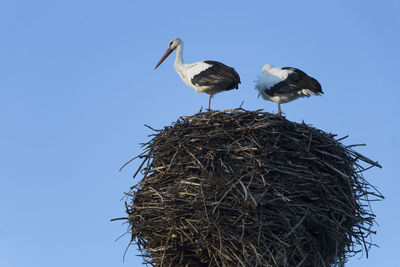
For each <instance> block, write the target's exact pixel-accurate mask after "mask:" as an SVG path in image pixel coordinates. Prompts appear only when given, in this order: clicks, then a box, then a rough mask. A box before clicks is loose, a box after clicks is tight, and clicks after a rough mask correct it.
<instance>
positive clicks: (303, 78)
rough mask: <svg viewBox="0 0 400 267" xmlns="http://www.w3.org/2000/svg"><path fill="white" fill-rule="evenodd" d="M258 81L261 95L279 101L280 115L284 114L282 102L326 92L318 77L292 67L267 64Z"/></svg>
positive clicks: (257, 86) (257, 87)
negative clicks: (275, 66)
mask: <svg viewBox="0 0 400 267" xmlns="http://www.w3.org/2000/svg"><path fill="white" fill-rule="evenodd" d="M256 83H257V84H256V89H257V90H258V92H259V94H258V95H259V96H260V95H261V96H262V98H264V99H265V100H270V101H273V102H276V103H278V114H279V115H281V114H282V111H281V103H287V102H290V101H292V100H295V99H297V98H299V97H310V96H312V95H319V94H323V93H324V92H322V89H321V85H320V84H319V82H318V81H317V80H316V79H314V78H313V77H310V76H308V75H307V74H305V73H304V72H303V71H301V70H299V69H296V68H291V67H283V68H273V67H272V66H271V65H270V64H266V65H265V66H264V67H263V69H262V73H261V75H260V76H259V78H258V81H257V82H256Z"/></svg>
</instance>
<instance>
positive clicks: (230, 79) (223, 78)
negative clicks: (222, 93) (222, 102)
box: [191, 60, 240, 90]
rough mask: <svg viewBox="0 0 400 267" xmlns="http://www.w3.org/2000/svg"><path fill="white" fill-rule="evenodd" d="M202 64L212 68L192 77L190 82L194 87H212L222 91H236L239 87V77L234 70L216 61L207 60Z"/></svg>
mask: <svg viewBox="0 0 400 267" xmlns="http://www.w3.org/2000/svg"><path fill="white" fill-rule="evenodd" d="M204 62H205V63H207V64H210V65H212V66H211V67H210V68H208V69H206V70H204V71H202V72H201V73H199V74H197V75H195V76H193V78H192V80H191V82H192V83H193V84H194V85H197V86H213V87H217V88H221V89H223V90H231V89H234V88H236V89H237V88H238V87H239V83H240V77H239V74H238V73H237V72H236V71H235V69H234V68H231V67H228V66H226V65H225V64H223V63H221V62H218V61H212V60H207V61H204Z"/></svg>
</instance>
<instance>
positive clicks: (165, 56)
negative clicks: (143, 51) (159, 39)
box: [154, 48, 174, 69]
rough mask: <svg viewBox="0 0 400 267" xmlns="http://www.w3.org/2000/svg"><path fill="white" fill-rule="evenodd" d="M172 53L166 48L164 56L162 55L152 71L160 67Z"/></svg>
mask: <svg viewBox="0 0 400 267" xmlns="http://www.w3.org/2000/svg"><path fill="white" fill-rule="evenodd" d="M172 51H174V50H172V49H170V48H168V49H167V51H166V52H165V54H164V55H163V57H162V58H161V59H160V61H158V63H157V66H156V67H155V68H154V69H157V68H158V66H160V65H161V63H163V61H164V60H165V59H166V58H167V57H168V56H169V54H171V53H172Z"/></svg>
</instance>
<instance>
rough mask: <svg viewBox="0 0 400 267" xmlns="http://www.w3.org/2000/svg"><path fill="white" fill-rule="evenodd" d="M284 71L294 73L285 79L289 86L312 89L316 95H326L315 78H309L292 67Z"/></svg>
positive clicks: (285, 68) (284, 68)
mask: <svg viewBox="0 0 400 267" xmlns="http://www.w3.org/2000/svg"><path fill="white" fill-rule="evenodd" d="M282 69H283V70H290V71H293V72H292V73H290V74H289V75H288V77H287V78H286V79H285V83H286V84H287V86H289V87H292V88H293V87H295V88H301V89H310V90H311V91H312V92H313V93H315V94H323V93H324V92H322V88H321V85H320V83H319V82H318V81H317V80H316V79H314V78H313V77H310V76H308V75H307V74H306V73H305V72H303V71H301V70H299V69H296V68H292V67H283V68H282Z"/></svg>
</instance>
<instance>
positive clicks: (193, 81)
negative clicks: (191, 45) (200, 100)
mask: <svg viewBox="0 0 400 267" xmlns="http://www.w3.org/2000/svg"><path fill="white" fill-rule="evenodd" d="M174 50H176V58H175V64H174V69H175V70H176V72H178V74H179V76H181V78H182V80H183V81H184V82H185V83H186V84H187V85H189V86H190V87H192V88H194V89H195V90H196V93H206V94H208V95H209V99H208V110H210V104H211V97H212V96H213V95H215V94H217V93H219V92H222V91H228V90H232V89H235V88H236V89H238V88H239V83H240V77H239V74H238V73H237V72H236V71H235V69H233V68H231V67H228V66H226V65H225V64H222V63H220V62H217V61H211V60H207V61H200V62H196V63H192V64H186V63H185V62H184V61H183V57H182V53H183V42H182V40H181V39H179V38H174V39H172V40H171V42H170V43H169V46H168V49H167V51H166V52H165V54H164V56H163V57H162V58H161V59H160V61H159V62H158V64H157V66H156V67H155V68H154V69H157V68H158V66H160V65H161V63H163V61H164V60H165V59H166V58H167V57H168V56H169V54H171V53H172V51H174Z"/></svg>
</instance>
